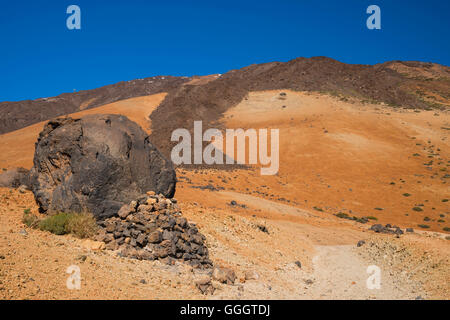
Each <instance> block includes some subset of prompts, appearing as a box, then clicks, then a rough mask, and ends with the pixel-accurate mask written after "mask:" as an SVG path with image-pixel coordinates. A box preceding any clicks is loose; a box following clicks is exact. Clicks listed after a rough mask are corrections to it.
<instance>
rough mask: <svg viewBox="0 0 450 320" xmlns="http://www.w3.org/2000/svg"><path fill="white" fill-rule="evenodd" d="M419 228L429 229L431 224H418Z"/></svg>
mask: <svg viewBox="0 0 450 320" xmlns="http://www.w3.org/2000/svg"><path fill="white" fill-rule="evenodd" d="M417 226H418V227H419V228H422V229H428V228H429V227H430V226H429V225H427V224H418V225H417Z"/></svg>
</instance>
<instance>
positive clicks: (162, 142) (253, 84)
mask: <svg viewBox="0 0 450 320" xmlns="http://www.w3.org/2000/svg"><path fill="white" fill-rule="evenodd" d="M410 65H411V66H414V69H411V70H409V69H408V71H407V72H406V71H404V70H402V72H401V73H400V72H397V71H396V70H399V68H398V66H404V67H405V68H409V67H407V66H410ZM411 68H412V67H411ZM414 70H415V72H417V70H420V71H422V72H423V76H421V77H417V76H416V75H415V74H414V73H412V71H414ZM429 74H433V75H436V74H439V76H432V77H431V76H429ZM276 89H291V90H294V91H313V92H324V93H329V94H331V95H334V96H339V97H341V98H342V99H349V98H352V97H353V98H357V99H359V100H363V101H367V102H378V103H379V102H384V103H385V104H388V105H392V106H395V107H406V108H417V109H429V108H434V109H446V108H447V109H448V108H450V96H449V93H450V68H448V67H446V66H441V65H437V64H425V63H414V62H395V63H384V64H379V65H374V66H371V65H351V64H345V63H341V62H339V61H336V60H333V59H330V58H326V57H314V58H298V59H294V60H292V61H289V62H286V63H282V62H272V63H266V64H258V65H251V66H248V67H245V68H242V69H239V70H232V71H229V72H227V73H226V74H224V75H222V76H221V77H218V78H217V79H216V80H214V81H209V82H207V83H205V84H204V85H189V84H186V85H183V86H181V87H179V88H178V89H177V90H174V91H172V92H170V93H169V95H168V96H167V98H166V99H165V100H164V101H163V103H161V105H160V106H159V107H158V108H157V110H156V111H155V112H153V113H152V115H151V118H152V120H153V121H154V130H153V133H152V138H153V139H152V140H153V141H155V142H156V144H157V146H158V147H159V148H160V149H161V150H162V151H163V153H165V154H166V155H168V152H169V150H171V144H167V143H166V142H167V141H170V134H171V132H172V131H173V130H174V129H176V128H180V127H181V128H191V127H192V123H193V121H194V120H203V121H204V122H205V126H206V124H211V125H212V126H215V125H216V124H215V122H217V121H218V120H219V119H220V118H221V117H222V115H223V113H224V112H226V111H227V110H228V109H229V108H231V107H233V106H235V105H236V104H237V103H239V102H240V101H241V100H242V99H243V98H244V97H245V96H246V95H247V94H248V93H249V92H251V91H261V90H276Z"/></svg>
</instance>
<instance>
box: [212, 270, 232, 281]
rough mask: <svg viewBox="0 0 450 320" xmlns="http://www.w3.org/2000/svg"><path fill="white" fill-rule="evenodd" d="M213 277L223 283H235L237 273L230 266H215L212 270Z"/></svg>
mask: <svg viewBox="0 0 450 320" xmlns="http://www.w3.org/2000/svg"><path fill="white" fill-rule="evenodd" d="M212 278H213V279H214V280H216V281H219V282H221V283H226V284H234V282H235V281H236V274H235V272H234V271H233V270H231V269H229V268H219V267H215V268H214V270H213V272H212Z"/></svg>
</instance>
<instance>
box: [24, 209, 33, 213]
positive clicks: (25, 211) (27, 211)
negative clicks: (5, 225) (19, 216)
mask: <svg viewBox="0 0 450 320" xmlns="http://www.w3.org/2000/svg"><path fill="white" fill-rule="evenodd" d="M30 212H31V209H29V208H28V209H23V213H25V214H28V213H30Z"/></svg>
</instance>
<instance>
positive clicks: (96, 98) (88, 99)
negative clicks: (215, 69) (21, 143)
mask: <svg viewBox="0 0 450 320" xmlns="http://www.w3.org/2000/svg"><path fill="white" fill-rule="evenodd" d="M191 79H192V78H188V77H171V76H158V77H151V78H145V79H136V80H131V81H122V82H119V83H116V84H112V85H109V86H104V87H101V88H97V89H92V90H83V91H78V92H73V93H63V94H61V95H59V96H57V97H51V98H41V99H36V100H25V101H17V102H0V133H6V132H11V131H14V130H18V129H21V128H24V127H26V126H29V125H32V124H35V123H38V122H41V121H45V120H50V119H51V118H55V117H58V116H61V115H65V114H69V113H74V112H77V111H80V110H85V109H91V108H95V107H98V106H102V105H105V104H109V103H112V102H116V101H119V100H124V99H129V98H134V97H140V96H148V95H152V94H156V93H161V92H168V91H170V90H173V89H174V88H176V87H178V86H180V85H182V84H183V83H185V82H188V81H191Z"/></svg>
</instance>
